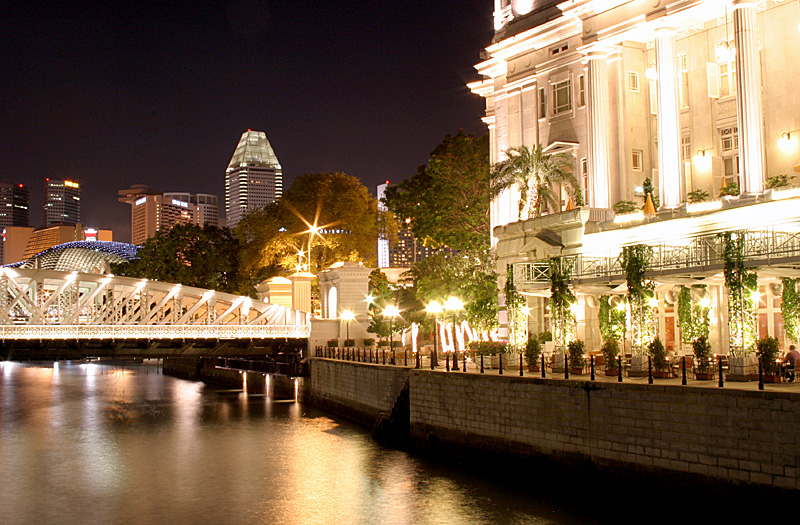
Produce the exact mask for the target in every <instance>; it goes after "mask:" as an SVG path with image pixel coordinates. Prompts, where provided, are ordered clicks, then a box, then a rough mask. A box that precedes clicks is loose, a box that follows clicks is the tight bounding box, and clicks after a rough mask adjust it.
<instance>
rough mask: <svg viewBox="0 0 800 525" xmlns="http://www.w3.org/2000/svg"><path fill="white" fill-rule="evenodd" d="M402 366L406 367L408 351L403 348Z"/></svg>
mask: <svg viewBox="0 0 800 525" xmlns="http://www.w3.org/2000/svg"><path fill="white" fill-rule="evenodd" d="M403 366H408V349H407V348H403Z"/></svg>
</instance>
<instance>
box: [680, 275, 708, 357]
mask: <svg viewBox="0 0 800 525" xmlns="http://www.w3.org/2000/svg"><path fill="white" fill-rule="evenodd" d="M692 288H693V289H696V290H706V286H705V285H694V286H692ZM710 310H711V308H710V307H709V306H704V305H703V303H702V302H701V301H692V291H691V290H690V289H689V288H688V287H686V286H681V291H680V293H679V294H678V323H679V324H678V326H679V327H680V330H681V341H682V342H684V343H686V344H690V343H691V342H692V341H694V340H695V339H697V338H698V337H705V338H706V339H708V336H709V334H710V326H711V319H710V316H709V311H710Z"/></svg>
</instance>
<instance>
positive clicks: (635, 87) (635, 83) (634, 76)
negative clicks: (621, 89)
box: [628, 71, 639, 93]
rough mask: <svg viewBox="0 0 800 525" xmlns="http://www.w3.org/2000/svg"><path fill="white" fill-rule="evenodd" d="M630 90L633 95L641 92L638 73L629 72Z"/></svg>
mask: <svg viewBox="0 0 800 525" xmlns="http://www.w3.org/2000/svg"><path fill="white" fill-rule="evenodd" d="M628 90H629V91H630V92H631V93H638V92H639V73H637V72H636V71H628Z"/></svg>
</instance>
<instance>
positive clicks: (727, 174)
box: [719, 126, 741, 188]
mask: <svg viewBox="0 0 800 525" xmlns="http://www.w3.org/2000/svg"><path fill="white" fill-rule="evenodd" d="M719 138H720V142H721V145H722V161H723V163H724V165H725V171H724V173H723V179H722V183H723V185H724V186H728V185H729V184H732V183H736V184H739V128H738V126H731V127H729V128H722V129H720V130H719ZM740 188H741V186H740Z"/></svg>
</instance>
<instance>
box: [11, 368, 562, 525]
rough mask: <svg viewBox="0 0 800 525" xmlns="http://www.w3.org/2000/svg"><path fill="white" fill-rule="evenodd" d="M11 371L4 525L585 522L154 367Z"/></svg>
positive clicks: (308, 412)
mask: <svg viewBox="0 0 800 525" xmlns="http://www.w3.org/2000/svg"><path fill="white" fill-rule="evenodd" d="M0 367H2V371H1V372H0V509H2V510H0V513H1V514H0V521H1V522H3V523H54V522H58V523H87V522H95V523H109V522H114V523H162V522H169V523H201V522H202V523H313V524H317V523H336V524H349V523H380V524H381V525H388V524H395V523H397V524H406V523H475V522H485V523H551V522H555V520H557V521H558V522H575V521H577V519H576V518H575V516H569V513H567V512H565V511H563V510H559V511H558V513H557V514H553V512H554V509H552V508H550V507H548V506H547V505H543V504H541V503H535V502H531V501H529V498H527V497H526V495H525V492H524V491H522V490H521V491H517V492H514V491H513V490H512V491H511V492H509V490H508V487H502V488H500V487H497V486H494V485H492V484H485V481H484V480H483V479H482V478H481V477H480V476H478V475H470V474H468V473H464V472H458V471H456V470H455V469H451V468H446V467H442V466H437V465H432V464H429V463H427V462H425V461H422V460H419V459H415V458H414V457H412V456H410V455H408V454H406V453H405V452H401V451H397V450H391V449H386V448H383V447H381V446H379V445H378V444H377V443H375V442H374V441H373V440H372V438H371V437H370V436H369V434H368V433H367V432H366V431H365V430H364V429H362V428H361V427H358V426H354V425H351V424H349V423H348V422H346V421H342V420H339V419H335V418H334V417H333V416H331V415H329V414H326V413H324V412H321V411H318V410H316V409H314V408H312V407H308V406H304V405H302V404H299V403H294V402H280V401H279V400H273V399H272V398H271V397H270V396H269V389H267V395H253V394H250V395H244V394H242V393H241V392H236V391H217V390H214V389H212V388H210V387H207V386H205V385H203V384H202V383H197V382H190V381H183V380H179V379H174V378H171V377H165V376H163V375H161V374H160V373H159V372H158V369H157V368H156V367H153V366H133V367H127V368H121V367H115V366H107V365H97V364H80V365H79V364H71V365H65V364H64V363H62V364H61V365H60V366H58V367H54V366H53V365H52V364H40V365H36V364H24V365H23V364H19V363H8V362H5V363H2V364H0ZM250 381H260V378H258V376H251V377H250ZM264 381H265V383H268V381H267V380H266V379H265V380H264ZM543 516H544V517H543Z"/></svg>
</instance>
